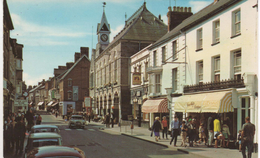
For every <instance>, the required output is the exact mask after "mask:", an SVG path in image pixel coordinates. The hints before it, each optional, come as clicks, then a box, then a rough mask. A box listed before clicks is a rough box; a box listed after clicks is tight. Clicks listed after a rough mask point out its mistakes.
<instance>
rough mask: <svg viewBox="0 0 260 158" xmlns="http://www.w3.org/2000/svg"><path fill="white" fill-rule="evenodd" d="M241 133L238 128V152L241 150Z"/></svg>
mask: <svg viewBox="0 0 260 158" xmlns="http://www.w3.org/2000/svg"><path fill="white" fill-rule="evenodd" d="M241 134H242V130H239V131H238V134H237V142H238V144H239V152H241V151H242V150H241Z"/></svg>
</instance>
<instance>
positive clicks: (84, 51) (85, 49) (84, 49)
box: [80, 47, 89, 58]
mask: <svg viewBox="0 0 260 158" xmlns="http://www.w3.org/2000/svg"><path fill="white" fill-rule="evenodd" d="M83 55H86V56H87V57H88V58H89V48H88V47H80V57H82V56H83Z"/></svg>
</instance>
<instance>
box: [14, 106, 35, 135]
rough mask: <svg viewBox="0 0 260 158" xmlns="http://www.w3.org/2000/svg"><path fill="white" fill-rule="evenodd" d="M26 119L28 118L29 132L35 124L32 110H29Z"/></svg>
mask: <svg viewBox="0 0 260 158" xmlns="http://www.w3.org/2000/svg"><path fill="white" fill-rule="evenodd" d="M26 120H27V130H28V132H30V131H31V128H32V126H33V125H34V123H33V113H32V110H28V111H27V113H26ZM16 122H18V121H16Z"/></svg>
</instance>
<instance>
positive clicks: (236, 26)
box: [232, 9, 241, 36]
mask: <svg viewBox="0 0 260 158" xmlns="http://www.w3.org/2000/svg"><path fill="white" fill-rule="evenodd" d="M240 14H241V13H240V9H238V10H236V11H234V12H232V36H236V35H239V34H240V33H241V27H240V26H241V17H240Z"/></svg>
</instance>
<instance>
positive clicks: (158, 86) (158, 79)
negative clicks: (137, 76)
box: [155, 74, 161, 93]
mask: <svg viewBox="0 0 260 158" xmlns="http://www.w3.org/2000/svg"><path fill="white" fill-rule="evenodd" d="M155 93H161V75H160V74H156V75H155Z"/></svg>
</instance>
